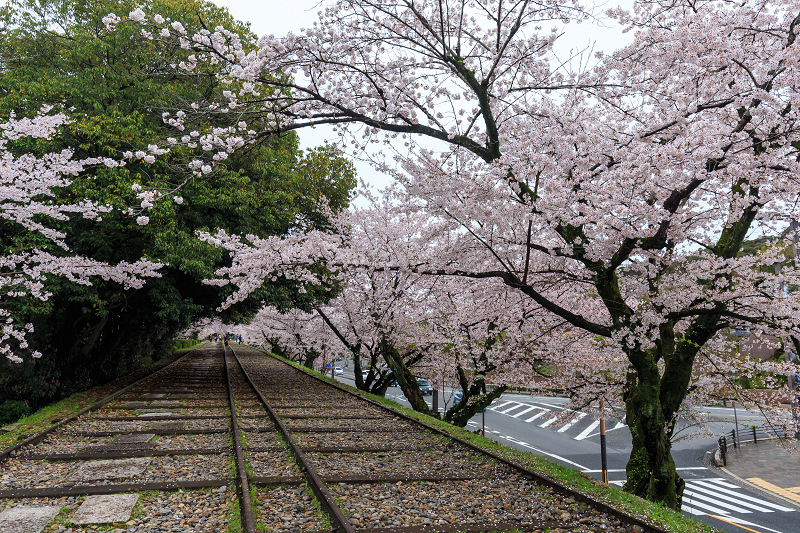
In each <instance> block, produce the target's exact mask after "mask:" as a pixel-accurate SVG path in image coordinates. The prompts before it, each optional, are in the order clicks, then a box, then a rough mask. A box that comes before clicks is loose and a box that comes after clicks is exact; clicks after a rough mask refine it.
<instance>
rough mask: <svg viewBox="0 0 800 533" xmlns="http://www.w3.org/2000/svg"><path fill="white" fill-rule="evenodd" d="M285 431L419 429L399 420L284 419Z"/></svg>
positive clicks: (390, 418) (392, 418)
mask: <svg viewBox="0 0 800 533" xmlns="http://www.w3.org/2000/svg"><path fill="white" fill-rule="evenodd" d="M282 422H283V424H284V425H285V426H286V429H288V430H289V431H297V430H302V429H311V430H314V429H332V430H336V431H384V432H385V431H386V430H387V429H388V430H390V431H391V430H395V431H419V427H418V426H415V425H413V424H411V423H410V422H406V421H405V420H401V419H399V418H394V417H387V418H284V419H283V420H282Z"/></svg>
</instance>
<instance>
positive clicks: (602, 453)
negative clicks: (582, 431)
mask: <svg viewBox="0 0 800 533" xmlns="http://www.w3.org/2000/svg"><path fill="white" fill-rule="evenodd" d="M604 408H605V405H604V402H603V398H600V468H601V469H602V471H603V483H605V484H606V485H608V461H607V460H606V415H605V411H604Z"/></svg>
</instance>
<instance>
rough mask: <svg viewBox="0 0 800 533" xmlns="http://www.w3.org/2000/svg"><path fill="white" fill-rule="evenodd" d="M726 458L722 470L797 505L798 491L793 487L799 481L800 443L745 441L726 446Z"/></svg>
mask: <svg viewBox="0 0 800 533" xmlns="http://www.w3.org/2000/svg"><path fill="white" fill-rule="evenodd" d="M727 459H728V465H727V466H726V467H725V470H727V471H728V472H730V473H731V474H733V475H734V476H736V477H738V478H739V479H741V480H743V481H748V482H749V483H751V484H752V485H755V486H757V487H759V488H761V489H762V490H765V491H767V492H769V493H772V494H775V495H777V496H780V497H782V498H783V499H784V500H788V501H791V502H794V503H795V505H798V506H800V494H797V492H795V490H794V489H795V488H798V487H797V482H798V480H800V443H797V442H792V443H788V444H787V443H786V442H783V443H780V442H778V441H774V440H769V441H766V440H765V441H759V442H758V443H757V444H754V443H746V444H744V445H743V446H740V447H739V448H738V449H737V448H733V447H728V456H727Z"/></svg>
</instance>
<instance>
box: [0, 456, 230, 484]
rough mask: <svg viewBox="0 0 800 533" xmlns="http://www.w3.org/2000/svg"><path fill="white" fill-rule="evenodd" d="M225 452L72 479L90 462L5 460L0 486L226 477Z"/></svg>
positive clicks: (160, 459) (168, 458)
mask: <svg viewBox="0 0 800 533" xmlns="http://www.w3.org/2000/svg"><path fill="white" fill-rule="evenodd" d="M232 460H233V459H232V456H230V455H228V454H218V455H171V456H163V457H153V458H152V461H151V462H150V464H149V465H148V467H147V469H146V470H145V471H144V473H143V474H141V475H139V476H135V477H133V478H125V480H124V481H121V480H119V479H102V480H97V481H79V482H76V481H73V480H72V479H71V478H72V475H73V474H74V473H75V471H76V470H77V469H78V468H79V467H80V466H81V465H83V464H86V463H87V462H91V461H46V460H31V461H28V460H25V459H9V460H8V462H7V463H5V464H4V465H3V466H4V469H3V473H2V475H0V488H2V489H15V488H44V487H72V486H74V485H90V486H97V485H114V484H117V483H121V482H125V483H129V482H130V483H147V482H154V481H188V480H201V479H221V478H225V477H227V476H228V467H229V464H230V462H231V461H232Z"/></svg>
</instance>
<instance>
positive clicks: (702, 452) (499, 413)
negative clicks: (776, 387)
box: [337, 374, 800, 533]
mask: <svg viewBox="0 0 800 533" xmlns="http://www.w3.org/2000/svg"><path fill="white" fill-rule="evenodd" d="M337 377H338V378H339V379H341V380H342V381H345V382H348V383H350V384H352V382H353V380H352V374H350V375H349V376H348V375H347V374H345V375H343V376H337ZM451 395H452V393H451V392H448V393H446V394H445V395H444V396H440V400H439V408H440V410H443V408H444V402H445V400H447V401H448V402H450V403H451V402H452V400H451V399H450V398H447V397H446V396H451ZM386 396H387V397H389V398H391V399H394V400H396V401H398V402H399V403H401V404H404V405H408V402H407V401H406V399H405V398H404V397H403V395H402V392H401V391H400V389H399V388H398V387H390V388H389V390H388V391H387V394H386ZM566 402H567V400H566V398H553V397H532V396H529V395H520V394H504V395H503V396H502V397H500V398H498V399H497V400H496V401H495V402H494V403H493V404H492V406H490V407H489V408H488V409H487V410H486V412H485V413H483V414H478V415H476V416H475V417H473V418H472V420H470V422H469V424H468V426H467V428H468V429H471V430H473V431H477V430H478V429H480V428H481V427H485V434H486V436H487V437H489V438H491V439H494V440H497V441H498V442H502V443H503V444H506V445H508V446H510V447H513V448H517V449H520V450H525V451H529V452H533V453H537V454H539V455H542V456H545V457H547V458H549V459H551V460H554V461H556V462H559V463H561V464H564V465H567V466H570V467H572V468H576V469H578V470H580V471H582V472H585V473H587V474H589V475H591V476H594V477H595V478H597V479H602V474H601V458H600V435H599V427H598V426H599V422H598V421H597V420H595V419H593V417H592V416H591V415H587V414H585V413H578V412H574V411H569V410H567V409H566V408H565V407H564V406H565V405H566ZM428 404H429V405H430V404H431V397H428ZM707 409H708V413H709V425H710V427H711V430H712V433H713V435H714V436H698V435H697V430H696V429H695V428H692V427H688V426H685V425H684V426H682V427H681V428H680V429H681V433H683V434H694V435H695V436H694V437H693V438H688V439H682V440H678V441H677V442H675V443H674V444H673V451H672V455H673V458H674V459H675V463H676V465H677V468H678V473H679V474H680V475H681V476H682V477H683V478H684V479H685V480H686V491H685V493H684V501H683V510H684V512H685V513H687V514H690V515H693V516H694V517H695V518H696V519H697V520H701V521H703V522H707V523H709V524H711V525H712V526H714V527H716V528H719V529H721V530H723V531H730V532H735V533H743V532H745V531H749V532H756V533H798V531H800V525H799V524H800V512H798V511H797V509H794V508H789V507H786V506H785V504H782V503H781V502H778V501H772V500H771V499H769V498H768V497H767V496H766V495H764V494H763V493H760V492H755V491H753V490H752V489H750V488H749V487H747V486H740V485H739V484H737V480H736V479H735V478H732V477H730V476H729V475H727V474H726V473H725V472H723V471H721V470H719V469H717V468H716V467H714V466H713V463H712V462H711V457H710V451H711V450H713V449H715V448H716V445H717V435H720V434H721V433H722V432H723V431H729V430H730V429H732V428H733V418H734V415H733V409H731V408H716V407H709V408H707ZM557 415H558V416H557ZM738 416H739V423H740V424H745V423H747V424H758V422H759V421H760V420H761V416H760V414H759V413H753V412H746V411H743V410H741V409H740V410H739V412H738ZM676 433H677V432H676ZM606 447H607V464H608V470H609V482H610V483H613V484H616V485H620V486H621V485H622V484H623V483H624V482H625V465H626V463H627V461H628V456H629V455H630V451H631V435H630V432H629V431H628V427H627V426H626V425H625V424H624V423H623V421H622V420H606ZM799 483H800V481H799Z"/></svg>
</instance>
